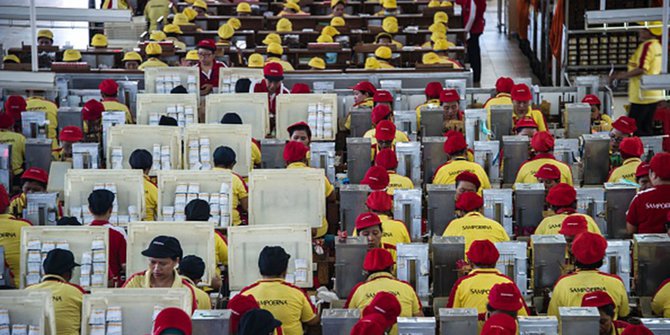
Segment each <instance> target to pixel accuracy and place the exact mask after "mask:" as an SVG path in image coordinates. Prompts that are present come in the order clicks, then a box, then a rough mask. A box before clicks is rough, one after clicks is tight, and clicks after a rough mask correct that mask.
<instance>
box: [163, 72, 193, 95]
mask: <svg viewBox="0 0 670 335" xmlns="http://www.w3.org/2000/svg"><path fill="white" fill-rule="evenodd" d="M179 85H182V86H184V87H185V88H186V90H187V91H188V93H198V94H199V93H200V92H199V87H198V85H197V81H196V80H195V76H188V78H187V79H186V82H185V83H184V82H182V80H181V77H180V76H179V75H178V74H175V75H164V76H156V93H159V94H169V93H170V91H172V89H173V88H175V87H177V86H179Z"/></svg>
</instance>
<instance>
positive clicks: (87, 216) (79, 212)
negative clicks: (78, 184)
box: [70, 183, 140, 225]
mask: <svg viewBox="0 0 670 335" xmlns="http://www.w3.org/2000/svg"><path fill="white" fill-rule="evenodd" d="M95 190H108V191H110V192H112V193H114V204H113V207H112V216H111V217H110V218H109V222H110V223H114V224H128V222H132V221H140V215H139V208H137V206H135V205H129V206H128V211H127V213H128V214H119V197H118V194H117V192H116V184H114V183H96V184H95V185H94V186H93V191H95ZM89 193H90V192H89ZM87 194H88V193H87ZM70 216H74V217H76V218H78V219H80V220H81V222H82V223H83V224H85V225H88V224H90V223H91V222H92V221H93V214H92V213H91V212H90V211H89V209H88V206H87V205H82V206H72V207H70Z"/></svg>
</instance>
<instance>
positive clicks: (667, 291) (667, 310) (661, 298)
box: [651, 212, 670, 318]
mask: <svg viewBox="0 0 670 335" xmlns="http://www.w3.org/2000/svg"><path fill="white" fill-rule="evenodd" d="M668 222H670V212H668ZM669 230H670V229H669ZM668 284H670V279H666V280H664V281H663V282H662V283H661V285H659V286H658V289H656V293H654V297H653V298H652V299H651V310H652V312H653V313H654V315H656V316H659V317H662V318H669V317H670V285H668Z"/></svg>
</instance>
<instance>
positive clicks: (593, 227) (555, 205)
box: [535, 183, 600, 235]
mask: <svg viewBox="0 0 670 335" xmlns="http://www.w3.org/2000/svg"><path fill="white" fill-rule="evenodd" d="M546 202H547V204H549V208H550V209H551V211H552V212H553V213H554V214H553V215H550V216H547V217H545V218H544V219H543V220H542V221H541V222H540V224H539V225H538V226H537V229H536V230H535V235H556V234H558V233H559V230H560V229H561V224H562V223H563V220H564V219H565V218H566V217H567V216H568V215H578V216H583V217H584V218H585V219H586V221H587V222H588V228H589V231H590V232H592V233H596V234H600V228H598V225H597V224H596V222H595V220H593V218H592V217H590V216H589V215H587V214H582V213H577V191H575V188H574V187H572V186H571V185H568V184H564V183H560V184H558V185H556V186H554V187H552V188H551V189H550V190H549V192H548V193H547V197H546Z"/></svg>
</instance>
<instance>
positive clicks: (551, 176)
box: [533, 163, 561, 192]
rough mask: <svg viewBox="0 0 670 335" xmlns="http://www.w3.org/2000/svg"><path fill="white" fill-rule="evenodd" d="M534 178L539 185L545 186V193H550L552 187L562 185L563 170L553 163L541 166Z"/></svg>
mask: <svg viewBox="0 0 670 335" xmlns="http://www.w3.org/2000/svg"><path fill="white" fill-rule="evenodd" d="M533 176H535V178H537V182H538V183H542V184H544V191H545V192H549V190H551V188H552V187H554V186H556V185H558V184H560V183H561V170H559V169H558V167H556V165H554V164H551V163H546V164H544V165H542V166H540V168H539V169H538V170H537V172H535V174H534V175H533Z"/></svg>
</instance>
